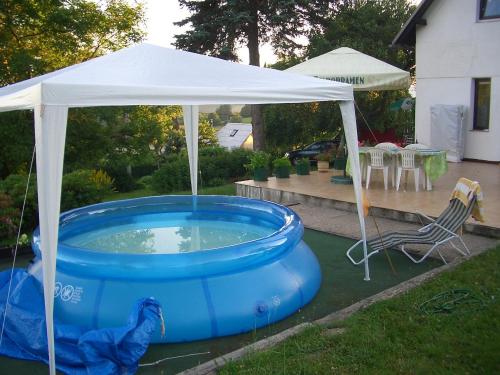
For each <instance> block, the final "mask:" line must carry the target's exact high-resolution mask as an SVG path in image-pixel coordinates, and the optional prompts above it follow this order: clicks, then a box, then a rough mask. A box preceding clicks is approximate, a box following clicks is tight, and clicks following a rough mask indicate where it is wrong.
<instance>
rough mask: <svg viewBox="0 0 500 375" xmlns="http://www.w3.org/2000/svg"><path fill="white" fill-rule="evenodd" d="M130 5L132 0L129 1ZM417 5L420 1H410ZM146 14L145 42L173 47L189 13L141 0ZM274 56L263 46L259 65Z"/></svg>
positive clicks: (172, 2) (171, 0)
mask: <svg viewBox="0 0 500 375" xmlns="http://www.w3.org/2000/svg"><path fill="white" fill-rule="evenodd" d="M129 1H130V2H131V3H133V2H134V0H129ZM411 1H412V2H413V3H414V4H416V5H418V4H419V3H420V1H421V0H411ZM142 2H143V3H144V5H145V8H146V9H145V13H146V25H145V29H146V32H147V34H148V35H147V37H146V41H147V42H149V43H152V44H157V45H161V46H164V47H173V43H174V41H175V38H174V35H175V34H180V33H182V32H183V31H184V30H186V28H181V27H179V26H175V25H174V24H173V23H174V22H177V21H180V20H182V19H184V18H186V17H187V16H188V15H189V12H188V11H187V10H186V9H183V8H181V7H180V5H179V3H178V1H177V0H143V1H142ZM238 56H239V58H240V60H241V62H242V63H245V64H248V50H247V49H246V48H241V49H240V50H239V51H238ZM275 62H276V56H275V55H274V53H273V50H272V48H271V46H270V45H263V46H261V48H260V65H261V66H264V64H266V63H267V64H273V63H275Z"/></svg>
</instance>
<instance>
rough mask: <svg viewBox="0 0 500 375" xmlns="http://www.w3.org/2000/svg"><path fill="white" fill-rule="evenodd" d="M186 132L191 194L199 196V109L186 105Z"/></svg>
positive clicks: (184, 109) (184, 110)
mask: <svg viewBox="0 0 500 375" xmlns="http://www.w3.org/2000/svg"><path fill="white" fill-rule="evenodd" d="M182 110H183V112H184V131H185V132H186V144H187V151H188V158H189V172H190V177H191V192H192V194H193V195H197V194H198V119H199V108H198V106H196V105H185V106H183V107H182Z"/></svg>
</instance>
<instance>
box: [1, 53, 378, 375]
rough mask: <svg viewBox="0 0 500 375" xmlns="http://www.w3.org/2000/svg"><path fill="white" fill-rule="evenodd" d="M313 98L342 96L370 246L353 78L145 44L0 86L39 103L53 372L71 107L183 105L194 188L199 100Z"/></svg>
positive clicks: (5, 96) (14, 97)
mask: <svg viewBox="0 0 500 375" xmlns="http://www.w3.org/2000/svg"><path fill="white" fill-rule="evenodd" d="M312 101H339V102H340V108H341V111H342V116H343V121H344V128H345V133H346V139H347V144H348V148H349V150H350V151H351V153H352V155H354V156H355V157H353V162H354V165H353V168H352V170H353V179H354V186H355V191H356V199H357V205H358V212H360V216H359V220H360V226H361V233H362V238H363V243H364V246H365V249H366V236H365V224H364V218H363V216H362V214H361V213H362V204H361V198H362V197H361V179H360V172H359V158H358V143H357V131H356V120H355V115H354V105H353V90H352V86H350V85H347V84H341V83H337V82H331V81H326V80H320V79H316V78H311V77H306V76H301V75H297V74H292V73H286V72H280V71H276V70H271V69H264V68H259V67H254V66H247V65H240V64H237V63H232V62H228V61H224V60H220V59H216V58H211V57H207V56H203V55H198V54H193V53H188V52H183V51H177V50H172V49H168V48H163V47H158V46H154V45H149V44H140V45H136V46H133V47H130V48H126V49H123V50H120V51H117V52H114V53H111V54H109V55H106V56H102V57H99V58H95V59H93V60H89V61H87V62H85V63H82V64H78V65H74V66H71V67H68V68H65V69H61V70H58V71H55V72H52V73H49V74H45V75H43V76H40V77H36V78H32V79H29V80H26V81H23V82H20V83H17V84H13V85H10V86H6V87H3V88H0V111H9V110H18V109H33V110H34V119H35V146H36V155H37V157H36V163H37V184H38V202H39V219H40V238H41V249H42V265H43V287H44V295H45V313H46V320H47V337H48V348H49V365H50V373H51V374H55V349H54V334H53V308H54V298H53V296H54V285H55V273H56V256H57V242H58V229H59V228H58V224H59V214H60V198H61V181H62V171H63V159H64V145H65V135H66V122H67V114H68V108H71V107H91V106H118V105H182V106H183V110H184V125H185V130H186V140H187V148H188V153H189V164H190V170H191V188H192V193H193V195H196V194H197V165H198V106H199V105H202V104H238V103H247V104H261V103H299V102H312ZM366 277H367V278H368V277H369V275H368V274H367V275H366Z"/></svg>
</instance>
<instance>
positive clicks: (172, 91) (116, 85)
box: [0, 44, 352, 111]
mask: <svg viewBox="0 0 500 375" xmlns="http://www.w3.org/2000/svg"><path fill="white" fill-rule="evenodd" d="M350 99H352V88H351V87H350V86H349V85H346V84H341V83H332V82H327V81H324V80H318V79H311V78H309V77H304V76H302V75H298V74H292V73H283V72H278V71H276V70H273V69H264V68H259V67H255V66H249V65H242V64H237V63H233V62H229V61H225V60H221V59H217V58H212V57H208V56H203V55H198V54H195V53H190V52H185V51H179V50H174V49H170V48H164V47H159V46H155V45H151V44H139V45H136V46H133V47H130V48H125V49H123V50H120V51H117V52H114V53H110V54H109V55H105V56H102V57H98V58H95V59H92V60H89V61H87V62H84V63H82V64H78V65H73V66H70V67H68V68H65V69H61V70H57V71H55V72H52V73H49V74H45V75H42V76H40V77H36V78H32V79H29V80H26V81H23V82H20V83H17V84H14V85H10V86H7V87H3V88H0V110H4V111H5V110H12V109H23V108H33V107H34V106H35V105H37V104H45V105H64V106H67V107H87V106H110V105H138V104H148V105H154V104H158V105H168V104H177V105H184V104H188V105H199V104H240V103H245V104H256V103H299V102H310V101H326V100H350Z"/></svg>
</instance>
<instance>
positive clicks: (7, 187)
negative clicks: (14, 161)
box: [0, 174, 38, 231]
mask: <svg viewBox="0 0 500 375" xmlns="http://www.w3.org/2000/svg"><path fill="white" fill-rule="evenodd" d="M27 183H28V176H27V175H23V174H11V175H9V176H8V177H7V178H6V179H5V180H3V181H2V182H1V183H0V191H2V192H3V193H5V194H6V195H8V196H9V197H10V199H11V200H12V207H13V208H14V209H17V210H19V212H20V210H21V209H22V207H23V202H24V194H25V193H26V184H27ZM37 209H38V205H37V191H36V175H35V174H32V175H31V179H30V183H29V187H28V194H27V196H26V206H25V208H24V217H23V228H25V229H24V230H26V231H28V230H32V229H34V228H35V226H36V224H37V223H38V213H37ZM18 221H19V217H17V219H16V220H15V221H14V222H15V223H18ZM16 225H17V224H16Z"/></svg>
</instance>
